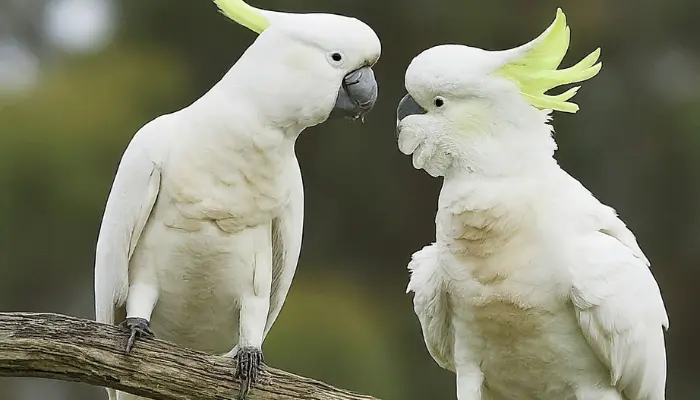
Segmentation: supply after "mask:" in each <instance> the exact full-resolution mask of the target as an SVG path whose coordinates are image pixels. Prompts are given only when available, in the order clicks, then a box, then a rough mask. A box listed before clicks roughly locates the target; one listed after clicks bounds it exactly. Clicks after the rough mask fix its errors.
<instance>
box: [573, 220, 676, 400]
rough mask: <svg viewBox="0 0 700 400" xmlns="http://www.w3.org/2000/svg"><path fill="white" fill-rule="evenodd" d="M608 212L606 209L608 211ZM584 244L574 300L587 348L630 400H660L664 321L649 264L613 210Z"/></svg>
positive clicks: (664, 314) (663, 310)
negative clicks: (594, 353)
mask: <svg viewBox="0 0 700 400" xmlns="http://www.w3.org/2000/svg"><path fill="white" fill-rule="evenodd" d="M610 210H612V209H608V210H607V211H609V212H610ZM599 222H601V226H600V227H599V230H597V231H596V232H595V233H594V234H593V235H591V236H590V238H588V239H587V244H586V246H585V247H586V248H585V249H584V252H585V254H586V256H585V257H583V258H584V259H585V260H586V263H587V265H583V266H579V267H578V268H576V269H575V270H576V272H575V273H574V282H573V291H572V296H571V297H572V301H573V304H574V306H575V311H576V317H577V319H578V321H579V324H580V326H581V329H582V332H583V334H584V336H585V337H586V339H587V341H588V343H589V344H590V346H591V347H592V348H593V350H594V351H595V352H596V354H597V355H598V357H599V358H600V360H601V361H602V362H603V364H604V365H606V366H607V367H608V368H609V369H610V379H611V383H612V384H613V385H615V386H616V387H617V388H618V389H619V390H620V391H622V392H623V393H624V394H625V396H626V397H627V398H628V399H629V400H664V399H665V395H664V392H665V386H666V349H665V343H664V329H668V325H669V323H668V316H667V314H666V309H665V306H664V304H663V300H662V298H661V292H660V290H659V287H658V285H657V283H656V281H655V280H654V277H653V275H652V274H651V271H650V270H649V268H648V266H649V261H648V260H647V258H646V257H645V256H644V254H643V253H642V251H641V250H640V248H639V246H638V244H637V241H636V239H635V238H634V235H633V234H632V232H631V231H629V230H628V229H627V227H625V225H624V223H623V222H622V221H620V220H619V219H618V218H617V216H616V215H614V211H612V214H610V213H608V214H607V215H606V216H604V217H603V218H601V220H599Z"/></svg>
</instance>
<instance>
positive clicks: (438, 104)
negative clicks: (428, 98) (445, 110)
mask: <svg viewBox="0 0 700 400" xmlns="http://www.w3.org/2000/svg"><path fill="white" fill-rule="evenodd" d="M444 105H445V100H443V99H441V98H440V97H437V98H436V99H435V107H437V108H440V107H442V106H444Z"/></svg>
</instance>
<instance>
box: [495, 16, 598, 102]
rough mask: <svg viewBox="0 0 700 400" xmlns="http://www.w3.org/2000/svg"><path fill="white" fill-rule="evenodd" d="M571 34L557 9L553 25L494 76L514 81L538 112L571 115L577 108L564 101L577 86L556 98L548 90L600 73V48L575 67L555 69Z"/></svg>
mask: <svg viewBox="0 0 700 400" xmlns="http://www.w3.org/2000/svg"><path fill="white" fill-rule="evenodd" d="M570 36H571V33H570V31H569V27H568V26H567V25H566V16H565V15H564V12H563V11H562V10H561V8H558V9H557V16H556V18H555V19H554V22H553V23H552V24H551V25H550V26H549V27H548V28H547V30H545V31H544V32H543V33H542V34H541V35H540V36H539V37H538V38H537V39H535V40H533V41H532V42H531V43H528V44H526V45H524V46H522V47H524V48H525V51H524V54H523V55H522V56H521V57H519V58H518V59H517V60H514V61H511V62H509V63H508V64H506V65H504V66H503V67H501V68H500V69H499V70H498V71H496V74H497V75H499V76H502V77H504V78H507V79H510V80H511V81H513V82H515V84H516V85H518V87H519V88H520V91H521V93H522V95H523V97H524V98H525V99H526V100H527V101H528V102H529V103H530V104H532V105H533V106H535V107H537V108H540V109H550V110H558V111H563V112H569V113H575V112H576V111H578V109H579V107H578V105H577V104H575V103H571V102H568V101H567V100H569V99H571V98H572V97H574V95H575V94H576V92H577V91H578V89H579V88H580V86H578V87H575V88H572V89H569V90H567V91H566V92H564V93H561V94H559V95H547V94H545V92H547V91H548V90H550V89H553V88H555V87H557V86H561V85H566V84H569V83H575V82H582V81H585V80H588V79H590V78H592V77H594V76H595V75H596V74H598V72H599V71H600V68H601V66H602V64H601V63H597V64H596V62H597V61H598V58H599V57H600V48H598V49H596V50H595V51H594V52H593V53H591V54H589V55H588V56H587V57H585V58H584V59H583V60H581V61H579V62H578V63H577V64H576V65H574V66H572V67H569V68H566V69H559V70H558V69H557V68H558V67H559V64H561V61H562V60H563V59H564V56H565V55H566V51H567V50H568V49H569V40H570Z"/></svg>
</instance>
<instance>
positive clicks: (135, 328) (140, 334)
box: [119, 317, 154, 354]
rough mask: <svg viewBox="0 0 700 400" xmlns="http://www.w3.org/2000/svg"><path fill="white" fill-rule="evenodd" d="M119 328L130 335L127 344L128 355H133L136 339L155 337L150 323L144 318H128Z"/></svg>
mask: <svg viewBox="0 0 700 400" xmlns="http://www.w3.org/2000/svg"><path fill="white" fill-rule="evenodd" d="M119 327H120V328H121V329H123V330H125V331H127V332H128V333H129V340H127V342H126V354H129V353H131V350H132V349H133V348H134V342H135V341H136V338H144V337H154V335H153V332H152V331H151V324H150V322H148V321H146V320H145V319H143V318H138V317H136V318H127V319H125V320H124V322H122V323H121V324H119Z"/></svg>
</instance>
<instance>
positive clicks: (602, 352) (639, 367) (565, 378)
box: [397, 10, 668, 400]
mask: <svg viewBox="0 0 700 400" xmlns="http://www.w3.org/2000/svg"><path fill="white" fill-rule="evenodd" d="M568 47H569V28H568V27H567V25H566V19H565V16H564V14H563V13H562V11H561V10H558V11H557V15H556V19H555V20H554V23H553V24H552V25H551V26H550V27H549V28H548V29H547V30H546V31H545V32H544V33H542V34H541V35H540V36H539V37H537V38H536V39H534V40H533V41H531V42H529V43H527V44H525V45H523V46H520V47H517V48H514V49H510V50H505V51H486V50H482V49H478V48H473V47H467V46H458V45H443V46H437V47H433V48H431V49H428V50H426V51H425V52H423V53H422V54H420V55H419V56H417V57H416V58H415V59H414V60H413V61H412V63H411V64H410V66H409V67H408V70H407V72H406V82H405V83H406V89H407V91H408V95H407V96H406V97H404V98H403V99H402V100H401V102H400V104H399V107H398V110H397V113H398V126H397V134H398V145H399V148H400V150H401V151H402V152H403V153H405V154H407V155H410V154H412V157H413V165H414V166H415V167H416V168H422V169H424V170H426V171H427V172H428V173H429V174H430V175H432V176H436V177H437V176H442V177H444V183H443V187H442V190H441V192H440V198H439V201H438V211H437V216H436V240H435V243H433V244H432V245H430V246H427V247H425V248H423V249H422V250H420V251H418V252H416V253H415V254H413V257H412V259H411V262H410V264H409V269H410V270H411V279H410V283H409V286H408V291H413V292H414V309H415V312H416V314H417V315H418V318H419V320H420V323H421V326H422V330H423V336H424V339H425V343H426V345H427V347H428V350H429V352H430V354H431V355H432V356H433V358H434V359H435V360H436V361H437V363H438V364H439V365H440V366H442V367H443V368H446V369H449V370H451V371H454V372H455V373H456V378H457V398H458V399H459V400H481V399H491V400H499V399H503V400H505V399H532V400H536V399H538V400H548V399H551V400H663V399H664V397H665V395H664V391H665V381H666V354H665V344H664V329H665V328H668V318H667V315H666V310H665V307H664V304H663V301H662V298H661V294H660V291H659V287H658V285H657V283H656V281H655V280H654V277H653V276H652V274H651V272H650V270H649V261H648V260H647V258H646V257H645V256H644V254H643V253H642V251H641V250H640V248H639V246H638V244H637V241H636V239H635V237H634V235H633V234H632V232H630V231H629V229H628V228H627V227H626V226H625V224H624V223H623V222H622V221H621V220H620V219H619V218H618V217H617V215H616V213H615V211H614V210H613V209H612V208H610V207H608V206H606V205H603V204H601V203H600V202H599V201H598V200H597V199H596V198H595V197H594V196H593V195H592V194H591V193H590V192H589V191H588V190H586V188H584V187H583V186H582V185H581V184H580V183H579V182H578V181H577V180H575V179H574V178H572V177H571V176H570V175H568V174H567V173H566V172H565V171H563V170H562V169H561V168H560V167H559V166H558V164H557V162H556V161H555V159H554V158H553V154H554V151H555V149H556V144H555V141H554V140H553V138H552V128H551V126H550V125H549V124H548V122H549V118H550V117H549V115H550V113H551V112H552V110H558V111H563V112H570V113H574V112H576V111H577V110H578V107H577V106H576V105H575V104H573V103H570V102H568V100H569V99H570V98H571V97H572V96H573V95H574V94H575V93H576V90H577V88H574V89H570V90H569V91H566V92H564V93H563V94H559V95H549V94H545V93H546V92H547V91H548V90H550V89H552V88H555V87H557V86H560V85H565V84H569V83H573V82H581V81H584V80H586V79H589V78H591V77H593V76H594V75H596V74H597V73H598V71H599V70H600V66H601V64H596V61H597V59H598V57H599V53H600V52H599V50H596V51H594V52H593V53H592V54H591V55H589V56H588V57H586V58H584V59H583V60H582V61H580V62H579V63H578V64H576V65H574V66H572V67H570V68H567V69H562V70H557V68H558V66H559V64H560V63H561V61H562V59H563V57H564V55H565V53H566V51H567V49H568Z"/></svg>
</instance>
